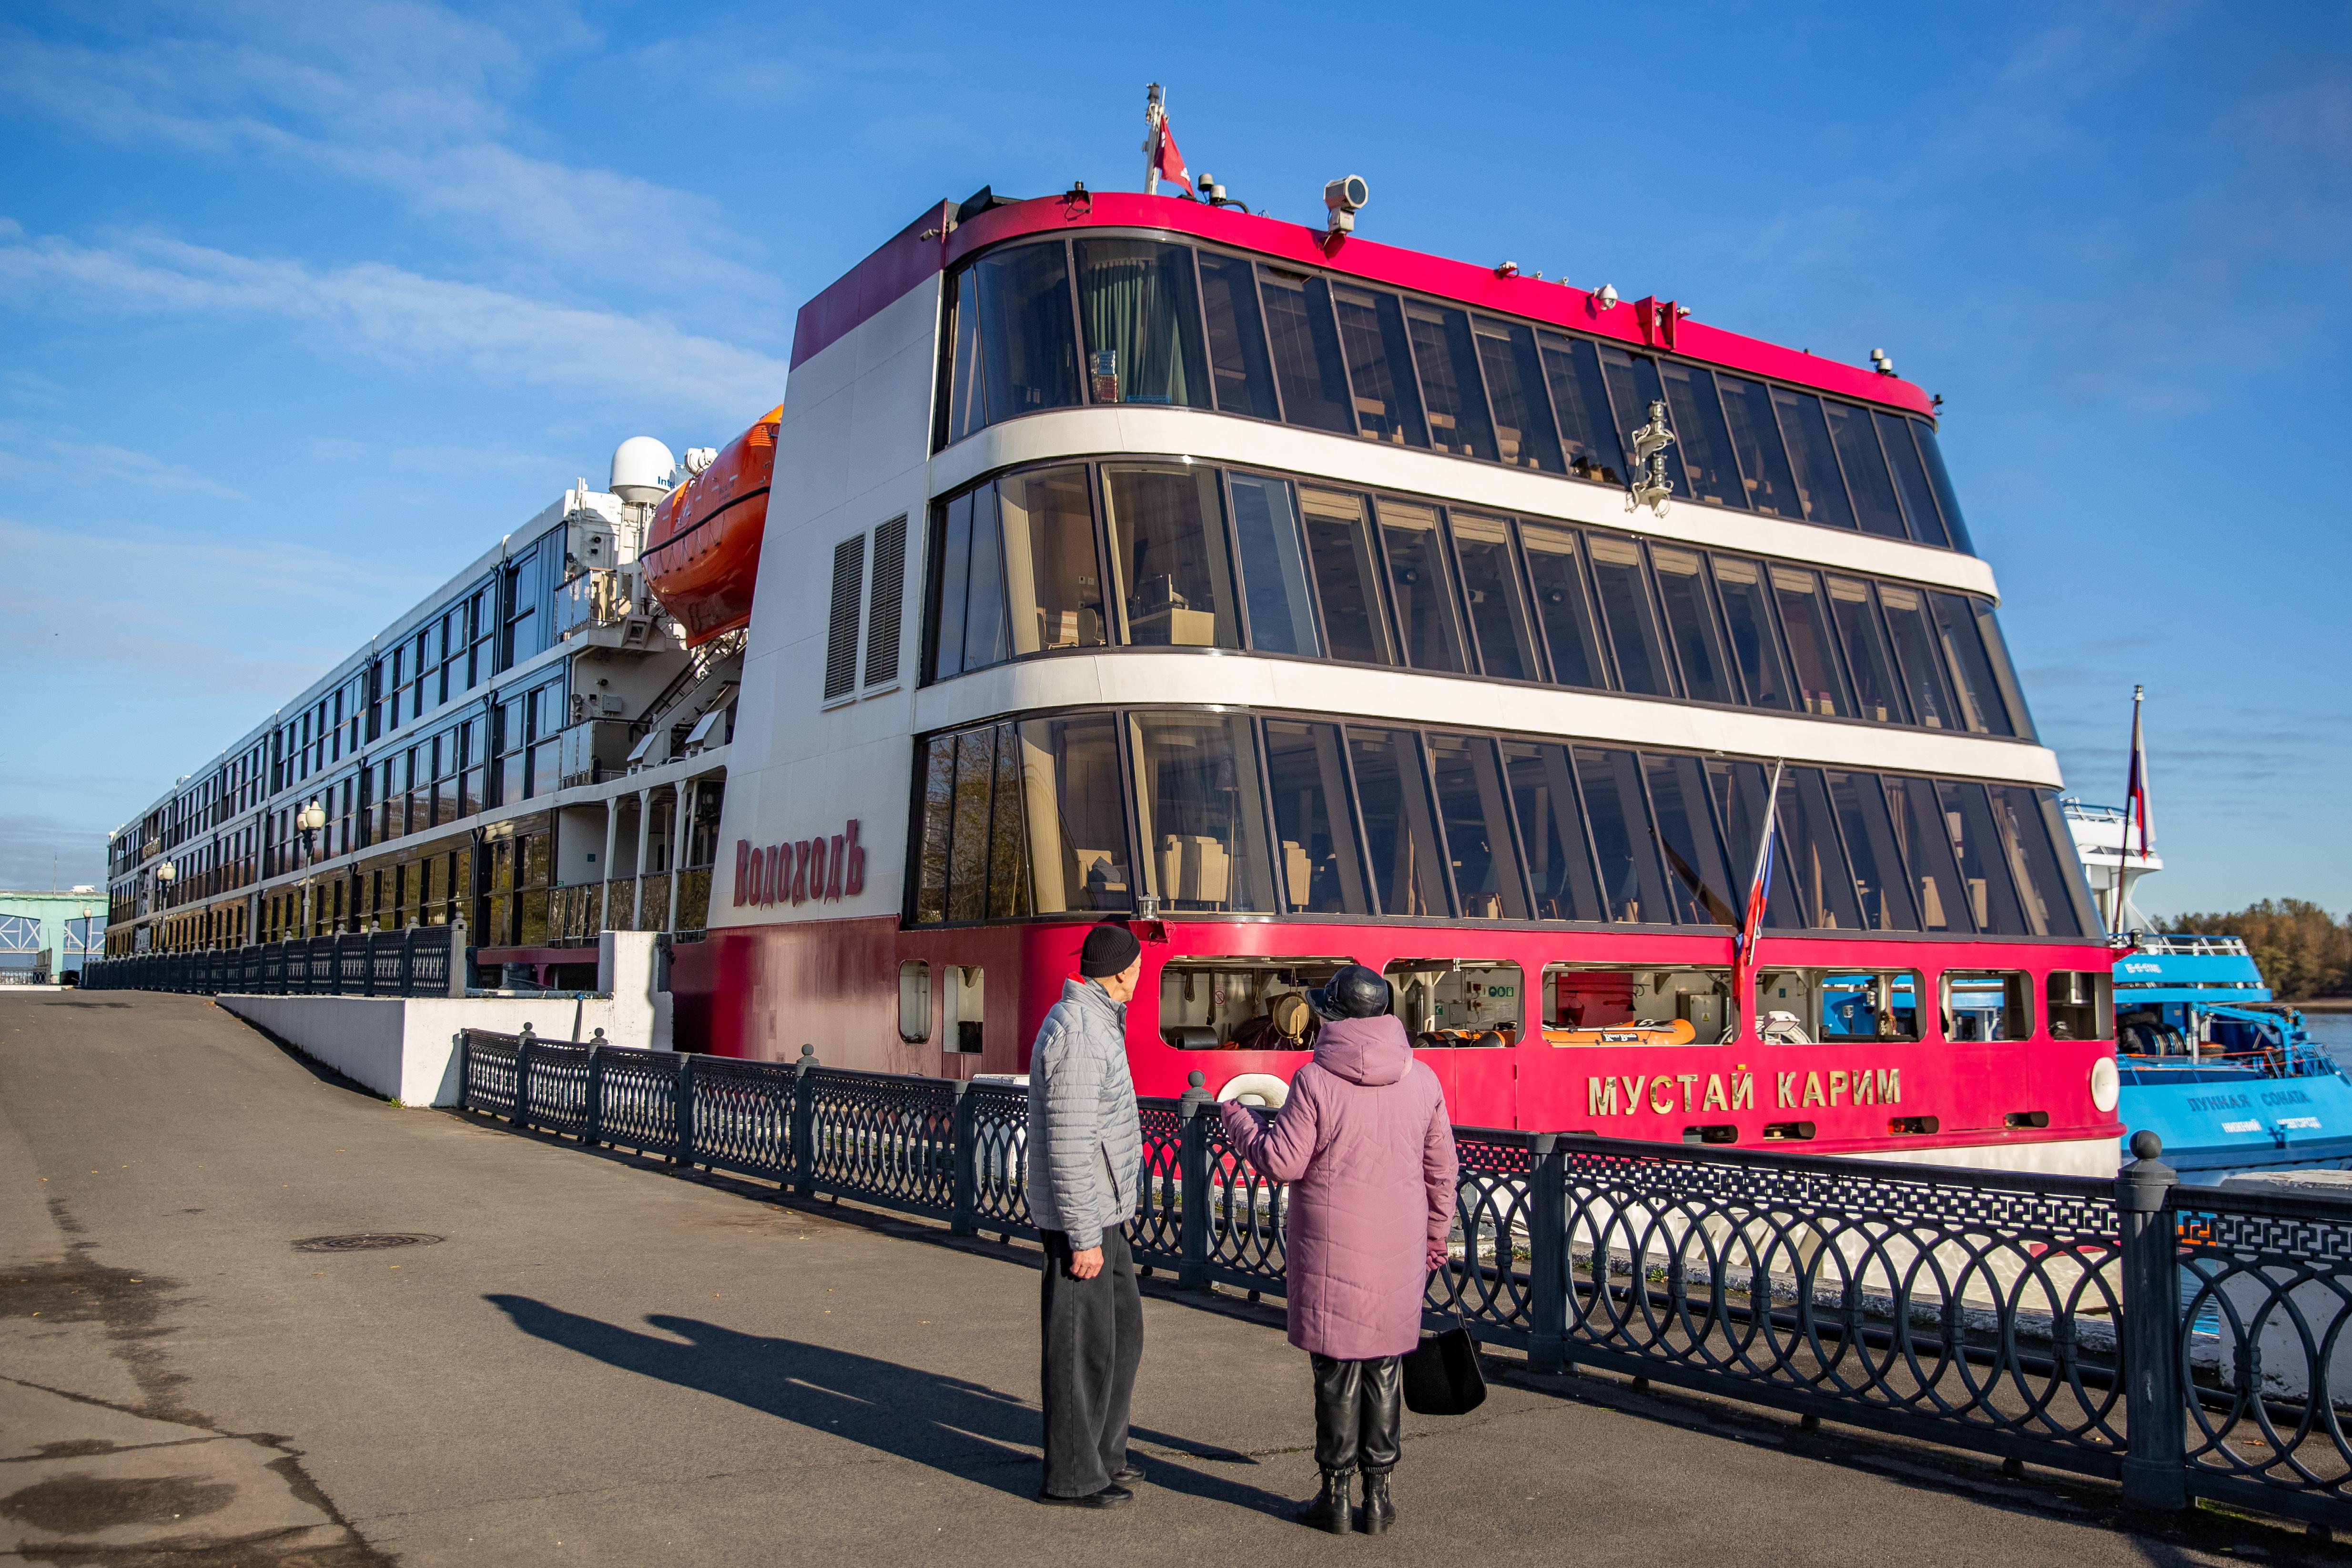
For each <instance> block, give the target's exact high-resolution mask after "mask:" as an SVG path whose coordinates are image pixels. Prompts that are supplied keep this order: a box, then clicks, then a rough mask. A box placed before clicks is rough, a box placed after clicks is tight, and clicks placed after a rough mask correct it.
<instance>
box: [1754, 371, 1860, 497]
mask: <svg viewBox="0 0 2352 1568" xmlns="http://www.w3.org/2000/svg"><path fill="white" fill-rule="evenodd" d="M1772 406H1773V407H1774V408H1775V409H1776V410H1777V411H1778V412H1779V413H1780V435H1781V439H1782V440H1784V441H1785V442H1786V443H1787V444H1788V447H1789V463H1790V467H1791V468H1793V469H1794V470H1795V472H1796V476H1797V495H1798V497H1799V498H1800V499H1801V500H1802V501H1803V502H1804V505H1805V513H1804V515H1805V517H1806V519H1807V520H1808V521H1810V522H1816V523H1823V524H1826V525H1828V526H1829V527H1831V528H1853V526H1854V524H1853V507H1852V506H1850V505H1849V504H1848V503H1847V501H1846V497H1845V480H1844V478H1843V476H1840V475H1839V473H1838V464H1837V453H1836V452H1835V451H1834V450H1833V449H1832V447H1831V445H1830V427H1829V425H1828V423H1826V422H1825V421H1824V420H1823V419H1822V400H1821V399H1819V398H1817V397H1815V396H1813V395H1812V394H1811V393H1810V392H1791V391H1790V390H1789V389H1788V388H1787V387H1774V388H1773V389H1772Z"/></svg>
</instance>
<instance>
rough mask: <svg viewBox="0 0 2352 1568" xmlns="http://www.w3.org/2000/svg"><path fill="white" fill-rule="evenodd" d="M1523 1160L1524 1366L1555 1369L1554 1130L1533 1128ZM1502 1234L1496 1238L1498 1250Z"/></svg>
mask: <svg viewBox="0 0 2352 1568" xmlns="http://www.w3.org/2000/svg"><path fill="white" fill-rule="evenodd" d="M1532 1152H1533V1154H1534V1156H1535V1157H1534V1158H1533V1159H1531V1160H1530V1161H1529V1162H1528V1370H1529V1371H1531V1372H1559V1371H1562V1370H1564V1369H1565V1367H1566V1365H1567V1362H1568V1181H1567V1164H1568V1162H1567V1158H1566V1156H1565V1155H1562V1153H1561V1152H1560V1148H1559V1134H1555V1133H1538V1134H1536V1140H1535V1145H1534V1148H1533V1151H1532ZM1508 1243H1509V1238H1508V1237H1496V1251H1497V1252H1498V1253H1501V1252H1504V1251H1505V1249H1507V1246H1508Z"/></svg>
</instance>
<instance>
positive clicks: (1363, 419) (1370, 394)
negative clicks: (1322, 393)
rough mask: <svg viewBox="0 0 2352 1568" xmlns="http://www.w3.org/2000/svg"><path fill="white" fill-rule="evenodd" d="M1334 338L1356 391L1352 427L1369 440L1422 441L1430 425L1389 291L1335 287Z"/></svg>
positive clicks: (1398, 309) (1420, 443) (1418, 443)
mask: <svg viewBox="0 0 2352 1568" xmlns="http://www.w3.org/2000/svg"><path fill="white" fill-rule="evenodd" d="M1331 304H1332V307H1333V308H1335V309H1336V310H1337V311H1338V312H1339V342H1340V345H1341V346H1342V347H1343V348H1344V349H1346V350H1347V354H1348V379H1349V383H1350V384H1351V385H1352V386H1353V388H1354V391H1355V405H1356V430H1357V433H1358V434H1360V435H1362V436H1364V437H1365V438H1366V439H1367V440H1370V441H1386V442H1391V443H1394V444H1397V445H1400V446H1427V445H1428V444H1429V430H1428V427H1427V426H1426V425H1425V424H1424V423H1423V421H1422V416H1421V396H1420V393H1419V392H1418V391H1416V389H1415V388H1414V386H1413V379H1412V347H1411V345H1410V344H1408V343H1407V342H1406V341H1405V335H1404V310H1403V308H1402V306H1401V305H1400V304H1399V303H1398V301H1397V298H1396V296H1395V295H1393V294H1381V293H1374V292H1372V291H1371V290H1369V289H1362V288H1344V287H1342V288H1334V289H1332V290H1331Z"/></svg>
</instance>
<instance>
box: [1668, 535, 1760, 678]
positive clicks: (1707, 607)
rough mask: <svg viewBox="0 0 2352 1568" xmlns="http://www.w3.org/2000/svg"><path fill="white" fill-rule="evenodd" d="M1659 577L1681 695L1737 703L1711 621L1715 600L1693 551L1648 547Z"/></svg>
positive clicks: (1719, 634) (1718, 629)
mask: <svg viewBox="0 0 2352 1568" xmlns="http://www.w3.org/2000/svg"><path fill="white" fill-rule="evenodd" d="M1650 564H1651V565H1652V566H1653V567H1654V568H1655V569H1656V570H1657V574H1658V598H1659V601H1661V602H1662V603H1663V604H1664V606H1665V612H1666V632H1667V635H1668V636H1669V637H1670V638H1672V639H1673V642H1674V648H1675V653H1676V654H1677V655H1678V656H1679V657H1680V659H1681V661H1682V676H1683V691H1684V693H1685V695H1688V696H1690V697H1691V698H1693V699H1694V700H1696V701H1698V702H1709V703H1736V702H1738V700H1739V688H1738V685H1737V684H1735V682H1734V681H1733V679H1732V674H1731V666H1730V664H1728V663H1727V661H1726V660H1725V658H1724V654H1723V632H1722V628H1721V627H1720V625H1718V624H1717V621H1716V617H1715V597H1714V595H1712V594H1710V593H1708V592H1707V591H1706V578H1705V577H1704V576H1702V575H1701V573H1700V568H1699V557H1698V553H1697V552H1696V550H1685V549H1667V548H1665V547H1664V546H1663V545H1653V546H1651V547H1650Z"/></svg>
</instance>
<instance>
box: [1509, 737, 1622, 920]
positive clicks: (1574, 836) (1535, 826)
mask: <svg viewBox="0 0 2352 1568" xmlns="http://www.w3.org/2000/svg"><path fill="white" fill-rule="evenodd" d="M1503 767H1504V769H1505V771H1506V773H1507V775H1508V778H1509V781H1510V788H1511V803H1512V807H1513V809H1514V810H1515V811H1516V813H1517V817H1518V824H1519V840H1520V842H1522V843H1523V844H1525V845H1526V847H1527V866H1528V880H1529V882H1530V883H1531V884H1532V885H1533V887H1534V891H1535V917H1536V918H1537V919H1538V920H1581V921H1588V922H1598V921H1602V920H1606V919H1607V918H1608V917H1609V916H1608V912H1607V910H1606V909H1605V907H1604V906H1603V905H1602V904H1601V890H1600V886H1599V884H1598V883H1596V882H1595V881H1594V880H1593V875H1592V851H1591V845H1590V844H1589V843H1588V842H1587V841H1586V840H1585V836H1584V815H1583V812H1582V810H1581V809H1580V807H1579V805H1578V804H1577V799H1576V783H1575V780H1574V779H1573V778H1572V777H1571V776H1570V772H1569V766H1568V752H1567V749H1566V748H1565V747H1558V746H1538V745H1534V744H1530V743H1525V742H1516V741H1506V742H1505V743H1504V745H1503Z"/></svg>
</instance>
